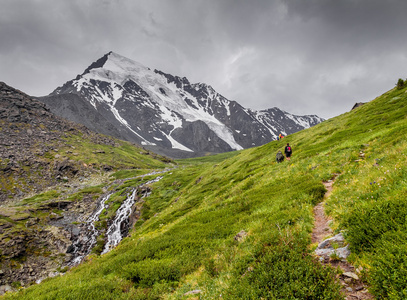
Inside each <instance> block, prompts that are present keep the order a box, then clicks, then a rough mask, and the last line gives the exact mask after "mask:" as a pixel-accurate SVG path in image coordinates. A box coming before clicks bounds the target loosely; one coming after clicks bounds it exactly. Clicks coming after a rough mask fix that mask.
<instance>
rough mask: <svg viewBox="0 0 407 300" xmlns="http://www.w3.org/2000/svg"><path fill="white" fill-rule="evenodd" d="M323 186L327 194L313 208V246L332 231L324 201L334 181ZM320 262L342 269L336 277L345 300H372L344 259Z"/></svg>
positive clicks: (352, 268)
mask: <svg viewBox="0 0 407 300" xmlns="http://www.w3.org/2000/svg"><path fill="white" fill-rule="evenodd" d="M323 184H324V186H325V188H326V189H327V192H326V193H325V196H324V199H323V201H322V202H320V203H319V204H317V205H316V206H315V207H314V228H313V230H312V235H311V239H312V243H313V244H316V243H317V244H320V243H321V242H323V241H324V240H325V239H326V238H328V237H329V236H332V230H331V228H330V227H329V223H330V222H331V219H330V218H328V217H327V216H326V215H325V211H324V205H325V201H326V199H328V198H329V196H330V195H331V192H332V189H333V184H334V180H329V181H327V182H323ZM320 261H321V263H322V264H324V265H331V266H332V267H333V268H337V267H340V268H341V269H342V274H341V275H337V278H338V279H339V281H340V283H341V285H342V289H341V291H342V293H343V295H344V296H345V299H346V300H354V299H359V300H365V299H374V297H373V296H372V295H371V294H370V293H369V292H368V290H367V286H366V284H365V283H363V282H362V281H361V280H360V278H359V276H358V275H357V274H356V273H358V272H359V270H355V267H354V266H352V265H351V264H350V263H348V262H347V261H346V259H341V260H334V259H331V258H327V257H325V258H324V257H320Z"/></svg>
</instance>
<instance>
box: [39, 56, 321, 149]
mask: <svg viewBox="0 0 407 300" xmlns="http://www.w3.org/2000/svg"><path fill="white" fill-rule="evenodd" d="M66 94H76V95H78V96H79V98H80V99H82V101H83V102H88V103H89V104H91V106H92V107H93V109H94V111H93V112H90V110H91V109H90V108H89V109H87V111H89V114H92V115H95V114H100V115H101V116H103V118H104V119H106V120H107V121H108V123H109V126H106V127H111V126H110V125H112V126H113V127H115V129H116V131H119V132H120V133H119V134H117V135H115V136H116V137H118V138H124V139H125V140H129V141H132V142H135V143H138V144H141V145H143V146H144V147H145V148H148V149H154V150H156V152H157V153H159V154H165V155H167V154H168V153H171V154H172V155H173V153H174V151H178V152H179V154H178V157H191V156H202V155H205V154H208V153H220V152H227V151H232V150H240V149H244V148H250V147H253V146H259V145H262V144H265V143H267V142H269V141H271V140H274V139H276V137H277V136H278V135H279V134H280V133H282V134H283V135H287V134H291V133H294V132H296V131H298V130H302V129H304V128H309V127H311V126H313V125H315V124H317V123H319V122H321V121H323V119H322V118H319V117H317V116H315V115H309V116H296V115H292V114H289V113H287V112H284V111H282V110H278V109H277V108H273V109H268V110H262V111H254V110H251V109H247V108H244V107H242V106H241V105H240V104H239V103H237V102H236V101H231V100H228V99H227V98H225V97H224V96H222V95H221V94H219V93H217V92H216V91H215V90H214V89H213V88H212V87H211V86H210V85H206V84H204V83H190V82H189V80H188V79H187V78H186V77H182V78H181V77H179V76H173V75H171V74H167V73H165V72H162V71H159V70H156V69H155V70H151V69H150V68H147V67H145V66H144V65H142V64H140V63H138V62H135V61H133V60H130V59H128V58H125V57H123V56H121V55H119V54H116V53H114V52H109V53H107V54H106V55H104V56H103V57H102V58H100V59H98V60H97V61H96V62H94V63H92V64H91V65H90V66H89V67H88V68H86V69H85V71H84V72H83V73H82V75H78V76H77V77H76V78H75V79H74V80H71V81H68V82H66V83H65V84H64V85H62V86H61V87H58V88H56V89H55V90H54V91H53V92H52V93H51V94H50V95H49V96H45V97H39V98H38V99H39V100H41V101H43V102H45V103H46V104H47V105H48V106H49V107H50V109H51V110H52V111H53V112H54V113H56V114H58V115H61V116H63V117H66V118H68V119H71V120H74V121H76V122H79V123H82V124H84V123H87V126H92V125H91V124H89V123H90V122H88V121H87V120H85V119H84V117H81V116H76V117H75V116H72V113H69V112H67V111H61V109H60V105H61V103H63V102H64V101H65V100H63V99H62V98H61V95H66ZM58 96H59V97H58ZM66 101H67V100H66ZM63 105H64V106H65V107H68V106H69V105H67V104H63ZM82 106H83V105H82ZM275 114H276V115H278V116H277V117H275ZM99 118H101V117H99ZM198 121H199V122H198ZM202 122H203V123H202ZM102 127H103V125H102V124H98V126H94V125H93V126H92V127H91V129H92V130H95V131H103V132H106V130H105V129H104V128H102ZM199 131H200V134H199V136H195V135H194V134H193V133H197V132H199ZM191 141H192V142H191ZM175 155H176V156H177V154H175Z"/></svg>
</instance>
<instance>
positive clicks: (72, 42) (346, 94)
mask: <svg viewBox="0 0 407 300" xmlns="http://www.w3.org/2000/svg"><path fill="white" fill-rule="evenodd" d="M406 15H407V1H406V0H306V1H305V0H0V81H4V82H5V83H7V84H9V85H11V86H13V87H15V88H18V89H20V90H22V91H23V92H25V93H27V94H30V95H33V96H43V95H47V94H49V93H50V92H52V91H53V90H54V89H55V88H56V87H58V86H60V85H62V84H63V83H65V82H66V81H68V80H71V79H73V78H74V77H76V75H77V74H81V73H82V72H83V71H84V70H85V69H86V67H88V66H89V65H90V64H91V63H92V62H93V61H95V60H97V59H98V58H100V57H101V56H103V55H104V54H106V53H107V52H109V51H114V52H116V53H118V54H121V55H123V56H126V57H128V58H130V59H133V60H135V61H138V62H140V63H142V64H143V65H145V66H147V67H150V68H152V69H158V70H161V71H163V72H166V73H170V74H172V75H177V76H181V77H184V76H185V77H187V78H188V79H189V80H190V82H193V83H196V82H204V83H206V84H209V85H211V86H212V87H213V88H214V89H215V90H216V91H217V92H219V93H221V94H222V95H223V96H225V97H226V98H228V99H229V100H235V101H237V102H239V103H240V104H241V105H243V106H245V107H248V108H252V109H256V110H259V109H266V108H271V107H275V106H276V107H278V108H280V109H283V110H285V111H288V112H290V113H293V114H298V115H306V114H317V115H318V116H320V117H323V118H331V117H333V116H337V115H340V114H342V113H344V112H347V111H349V110H350V109H351V108H352V106H353V104H354V103H356V102H367V101H370V100H372V99H374V98H375V97H377V96H379V95H381V94H382V93H384V92H386V91H387V90H389V89H391V88H393V87H394V86H395V83H396V82H397V79H398V78H403V79H405V78H406V77H407V68H406V66H407V17H406Z"/></svg>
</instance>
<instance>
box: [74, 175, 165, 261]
mask: <svg viewBox="0 0 407 300" xmlns="http://www.w3.org/2000/svg"><path fill="white" fill-rule="evenodd" d="M168 171H170V170H164V171H154V172H151V173H148V174H144V175H141V176H137V177H134V178H144V177H145V176H151V175H157V174H162V173H166V172H168ZM134 178H129V179H128V180H130V179H134ZM162 178H163V176H158V177H156V178H155V179H153V180H150V181H147V182H145V183H143V184H140V185H139V186H137V187H135V188H134V189H133V190H132V191H131V193H129V195H127V198H126V200H125V201H124V202H123V203H122V205H121V206H120V207H119V209H118V210H117V212H116V216H115V218H114V220H113V222H112V224H111V225H110V226H109V228H108V229H107V231H106V244H105V246H104V248H103V251H102V254H104V253H107V252H109V251H110V250H112V249H113V248H114V247H116V246H117V245H118V244H119V243H120V241H121V240H122V239H123V237H124V236H125V235H126V234H127V232H126V230H123V228H124V227H126V225H128V223H129V218H130V215H131V213H132V207H133V205H134V203H135V201H136V196H137V192H138V190H139V189H140V188H141V187H142V186H144V185H148V184H151V183H154V182H157V181H159V180H161V179H162ZM121 183H123V181H121ZM113 193H114V192H111V193H109V194H107V195H105V196H103V198H101V199H100V201H99V203H98V205H97V208H96V210H95V211H94V212H93V213H92V214H91V215H90V217H89V218H88V219H87V220H86V222H85V223H84V224H83V225H82V226H81V231H80V233H79V235H78V236H77V237H76V240H75V241H74V242H73V243H72V245H71V246H69V248H68V250H67V253H72V254H73V258H72V260H71V261H70V262H69V263H68V264H67V265H68V266H76V265H78V264H80V263H81V262H82V260H83V259H84V258H85V257H86V256H87V255H88V254H89V253H90V252H91V251H92V249H93V247H94V246H95V245H96V242H97V238H98V236H99V232H98V230H97V229H96V227H95V222H97V221H98V220H99V216H100V214H101V213H102V211H103V210H104V209H105V208H106V209H107V208H108V205H107V204H106V202H107V201H108V200H109V198H110V196H111V195H112V194H113ZM149 194H150V193H145V194H144V195H143V196H142V198H144V197H147V196H148V195H149ZM126 229H127V230H128V228H126Z"/></svg>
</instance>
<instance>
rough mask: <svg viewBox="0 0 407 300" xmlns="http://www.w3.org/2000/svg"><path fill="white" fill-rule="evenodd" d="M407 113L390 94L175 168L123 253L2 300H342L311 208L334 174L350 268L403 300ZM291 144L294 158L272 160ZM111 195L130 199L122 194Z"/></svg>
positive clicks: (401, 100) (144, 207)
mask: <svg viewBox="0 0 407 300" xmlns="http://www.w3.org/2000/svg"><path fill="white" fill-rule="evenodd" d="M406 104H407V88H406V87H399V88H394V89H392V90H390V91H388V92H387V93H385V94H383V95H381V96H379V97H378V98H376V99H374V100H372V101H370V102H368V103H366V104H364V105H362V106H360V107H358V108H356V109H354V110H352V111H350V112H348V113H345V114H343V115H341V116H338V117H335V118H332V119H330V120H327V121H324V122H322V123H320V124H318V125H316V126H314V127H312V128H309V129H306V130H302V131H300V132H297V133H294V134H292V135H289V136H287V137H286V138H284V139H283V140H280V141H273V142H271V143H268V144H266V145H263V146H260V147H256V148H251V149H247V150H241V151H235V152H230V153H225V154H222V155H220V156H211V157H202V158H191V159H186V160H180V161H177V163H178V165H179V167H178V168H176V169H173V170H171V171H170V172H167V173H166V174H164V175H163V178H162V179H161V180H160V181H158V182H155V183H152V184H150V185H149V189H150V192H151V194H149V196H148V197H145V198H142V201H141V202H139V206H138V211H139V217H138V218H137V219H136V220H134V222H133V226H132V229H131V230H130V233H129V235H128V236H127V237H126V238H124V239H123V240H122V241H121V243H120V244H118V245H117V247H115V248H114V249H112V250H111V251H110V252H108V253H105V254H101V251H95V252H93V253H92V254H91V255H89V256H88V257H87V258H86V259H85V260H84V262H82V263H81V264H80V265H78V266H75V267H72V268H67V269H64V270H59V274H60V275H61V274H64V275H63V276H56V277H54V278H50V279H48V280H45V281H43V282H42V283H41V284H33V285H32V286H30V287H27V288H21V289H19V290H18V292H16V293H7V294H6V295H5V296H3V297H4V299H75V298H77V299H215V298H222V299H344V298H345V295H344V294H342V292H341V289H342V287H341V286H340V284H339V280H338V277H339V273H340V270H336V269H333V268H330V267H328V266H325V265H323V264H321V263H320V262H319V259H318V258H316V257H315V256H314V255H313V252H314V250H315V248H316V247H317V245H313V244H311V233H312V228H313V225H314V217H313V208H314V207H315V206H316V205H317V204H318V203H319V202H321V201H322V199H323V197H324V195H325V193H326V189H325V187H324V184H323V183H324V182H326V181H329V180H332V179H333V178H334V177H335V182H334V184H333V186H332V192H331V193H330V195H329V197H328V198H327V199H325V207H324V208H325V212H326V213H327V214H328V215H329V217H330V218H331V219H332V223H331V224H330V227H331V230H332V233H333V234H337V233H342V234H343V235H344V237H345V242H346V243H347V244H348V245H349V250H350V251H351V255H350V256H349V257H348V261H349V262H350V263H352V264H353V265H354V266H355V268H358V270H360V274H359V276H360V278H361V280H363V281H364V282H365V284H366V286H369V291H370V292H371V293H372V294H373V295H374V296H375V297H376V298H377V299H406V297H407V283H406V282H407V272H406V270H407V267H406V266H407V258H406V257H407V250H406V249H407V242H406V241H407V239H406V237H407V225H406V222H405V220H406V218H407V202H406V196H407V195H406V190H407V141H406V139H405V136H406V135H407V118H406V115H407V105H406ZM286 143H289V144H290V145H291V146H292V148H293V155H292V157H291V160H290V161H287V160H285V161H283V162H282V163H276V162H275V155H276V153H277V151H279V150H283V149H284V146H285V145H286ZM128 172H129V171H125V170H123V171H119V172H116V177H115V178H116V179H120V178H126V177H131V176H127V175H131V173H128ZM133 175H134V174H133ZM110 182H112V181H110ZM139 183H140V181H139V180H136V181H132V180H130V181H127V184H126V183H125V185H128V186H127V187H135V186H137V185H138V184H139ZM99 188H106V189H109V188H111V187H110V186H103V187H100V186H99ZM112 191H114V192H115V193H117V194H116V196H115V197H116V198H123V193H124V194H125V192H126V187H124V186H122V187H121V188H120V187H118V189H117V190H112ZM26 201H27V200H26ZM35 201H37V202H36V203H37V204H39V205H40V204H41V203H42V202H41V199H38V198H37V199H36V200H35ZM82 201H83V198H82V196H80V195H78V203H81V202H82ZM101 243H102V244H103V239H102V241H101ZM330 259H332V260H335V259H338V258H337V257H335V256H332V257H331V258H330ZM15 285H16V284H15ZM349 288H350V287H349ZM349 299H350V298H349Z"/></svg>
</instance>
